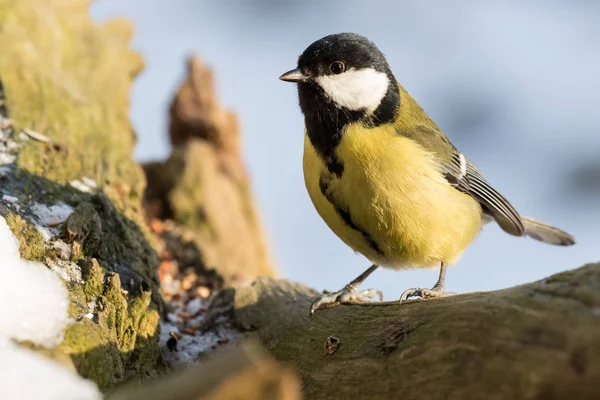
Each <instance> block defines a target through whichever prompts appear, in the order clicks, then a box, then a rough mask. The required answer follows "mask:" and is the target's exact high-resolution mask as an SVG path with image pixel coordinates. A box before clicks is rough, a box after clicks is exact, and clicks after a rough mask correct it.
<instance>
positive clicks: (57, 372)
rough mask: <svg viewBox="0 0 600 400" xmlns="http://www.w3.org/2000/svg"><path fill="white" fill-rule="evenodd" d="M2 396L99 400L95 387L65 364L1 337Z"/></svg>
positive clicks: (5, 398)
mask: <svg viewBox="0 0 600 400" xmlns="http://www.w3.org/2000/svg"><path fill="white" fill-rule="evenodd" d="M0 354H2V357H0V373H1V374H2V385H0V398H1V399H3V400H17V399H39V400H43V399H53V400H54V399H61V400H96V399H97V400H100V399H101V398H102V396H101V394H100V392H99V391H98V389H97V388H96V386H95V385H94V384H93V383H92V382H91V381H87V380H85V379H82V378H80V377H79V376H78V375H76V374H74V373H73V372H72V371H70V370H68V369H66V368H65V367H63V366H62V365H60V364H58V363H56V362H54V361H52V360H50V359H48V358H46V357H44V356H42V355H39V354H36V353H35V352H33V351H31V350H28V349H24V348H21V347H19V346H17V345H16V344H14V343H11V342H10V341H9V340H7V339H1V338H0Z"/></svg>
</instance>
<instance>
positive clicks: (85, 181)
mask: <svg viewBox="0 0 600 400" xmlns="http://www.w3.org/2000/svg"><path fill="white" fill-rule="evenodd" d="M69 185H71V186H72V187H74V188H75V189H77V190H79V191H82V192H86V193H90V192H92V191H93V190H94V189H96V188H97V187H98V185H97V184H96V181H94V180H93V179H90V178H87V177H83V178H82V179H81V180H77V179H75V180H73V181H71V182H69Z"/></svg>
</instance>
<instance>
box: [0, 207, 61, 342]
mask: <svg viewBox="0 0 600 400" xmlns="http://www.w3.org/2000/svg"><path fill="white" fill-rule="evenodd" d="M0 260H2V262H1V263H0V276H1V277H2V279H0V337H8V338H13V339H17V340H31V341H32V342H35V343H38V344H41V345H45V346H53V345H55V344H57V343H58V341H59V340H60V339H61V334H62V331H63V329H64V327H65V326H66V325H67V321H68V320H67V307H68V304H69V301H68V298H67V291H66V289H65V287H64V285H63V283H62V282H61V281H60V279H58V277H57V276H56V274H54V273H53V272H52V271H50V270H49V269H48V268H46V266H44V264H41V263H38V262H32V261H26V260H23V259H21V257H20V255H19V242H18V240H17V238H16V237H15V236H14V235H13V234H12V232H11V230H10V228H9V227H8V225H7V223H6V220H5V219H4V218H3V217H0Z"/></svg>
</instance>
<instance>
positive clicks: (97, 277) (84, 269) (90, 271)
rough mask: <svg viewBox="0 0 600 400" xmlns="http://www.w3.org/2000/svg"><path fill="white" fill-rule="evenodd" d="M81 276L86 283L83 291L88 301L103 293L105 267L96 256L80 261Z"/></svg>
mask: <svg viewBox="0 0 600 400" xmlns="http://www.w3.org/2000/svg"><path fill="white" fill-rule="evenodd" d="M79 266H80V267H81V277H82V278H83V280H84V282H85V284H84V285H83V287H82V291H83V293H84V295H85V298H86V300H87V301H92V300H96V298H97V297H98V296H100V295H101V294H102V290H103V285H104V269H103V268H102V267H101V266H100V264H98V260H96V259H95V258H92V259H84V260H81V261H80V262H79Z"/></svg>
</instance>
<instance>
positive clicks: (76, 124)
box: [0, 0, 162, 389]
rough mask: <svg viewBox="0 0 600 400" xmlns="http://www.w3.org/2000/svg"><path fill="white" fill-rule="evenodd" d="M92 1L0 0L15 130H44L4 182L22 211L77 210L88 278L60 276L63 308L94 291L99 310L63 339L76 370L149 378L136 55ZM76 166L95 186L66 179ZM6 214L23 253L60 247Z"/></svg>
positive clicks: (154, 338)
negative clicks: (91, 11) (136, 154)
mask: <svg viewBox="0 0 600 400" xmlns="http://www.w3.org/2000/svg"><path fill="white" fill-rule="evenodd" d="M88 6H89V1H87V0H72V1H48V0H19V1H14V0H0V49H1V53H2V57H0V79H1V80H2V82H3V84H4V88H5V91H6V104H7V107H8V109H9V111H10V114H11V115H10V118H11V119H12V120H13V122H14V123H13V126H14V129H15V132H17V133H18V132H19V131H20V130H21V129H25V128H27V129H32V130H34V131H37V132H39V133H41V134H44V135H46V136H47V137H48V138H50V140H51V141H50V142H49V143H42V142H39V141H36V140H27V141H23V143H22V146H21V147H20V149H19V155H18V160H17V165H16V168H15V170H14V173H11V174H10V176H8V177H7V178H6V179H5V180H4V181H3V182H2V186H3V187H2V190H6V193H10V194H11V195H14V196H17V197H19V199H20V200H21V201H22V203H21V204H22V205H23V207H22V208H21V213H23V214H24V213H27V212H28V210H27V206H26V203H27V202H38V203H43V204H47V205H52V204H57V203H58V202H64V203H66V204H69V205H70V206H72V207H73V208H74V209H75V211H74V213H73V214H74V215H72V216H71V217H70V218H69V220H68V222H67V223H66V224H65V226H64V231H65V232H66V233H68V234H69V235H68V236H66V237H68V238H69V239H70V241H71V243H72V245H73V252H72V254H73V257H72V260H74V261H77V263H78V265H79V266H80V267H81V270H82V277H83V281H84V282H83V284H77V283H73V282H72V283H69V284H68V289H69V295H70V305H69V315H70V316H71V317H73V318H76V319H77V318H81V316H82V315H85V314H87V313H88V312H89V307H88V303H89V302H90V301H95V302H96V310H95V313H94V318H93V319H92V320H90V319H88V318H82V319H80V320H78V322H76V323H73V324H72V325H70V326H69V328H68V329H67V332H66V335H65V340H64V342H63V344H62V345H61V347H60V348H61V349H62V350H64V352H65V353H67V354H69V355H70V356H71V357H72V359H73V362H74V364H75V366H76V368H77V370H78V371H79V373H80V374H82V375H83V376H85V377H88V378H90V379H92V380H94V381H95V382H97V383H98V384H99V386H100V387H101V388H102V389H107V388H109V387H110V386H111V385H114V384H115V383H117V382H119V381H120V380H122V379H123V378H124V377H125V375H126V374H127V373H131V371H133V372H134V373H135V374H138V373H139V376H140V377H145V376H148V375H152V374H153V373H155V371H156V370H157V369H158V368H161V367H162V365H161V363H160V349H159V347H158V344H157V343H158V316H159V312H158V309H159V308H160V306H161V299H160V297H159V294H158V293H159V290H158V279H157V276H156V270H157V267H158V257H157V256H156V254H155V252H154V250H153V248H152V247H151V245H150V244H149V241H148V240H149V239H148V237H149V235H148V230H147V228H145V227H144V217H143V214H142V211H141V195H142V193H143V190H144V187H145V183H146V182H145V178H144V175H143V173H142V169H141V168H140V167H139V166H138V165H137V164H136V163H135V162H134V161H133V159H132V152H133V147H134V144H135V137H134V134H133V130H132V127H131V124H130V122H129V119H128V114H129V90H130V87H131V84H132V77H133V76H135V75H136V74H137V73H138V72H139V71H140V70H141V68H142V64H143V63H142V60H141V57H140V56H139V55H138V54H137V53H135V52H133V51H132V50H131V49H130V47H129V42H130V39H131V34H132V32H131V28H130V26H129V24H128V23H127V22H123V21H114V22H109V23H106V24H102V25H96V24H93V23H92V22H91V20H90V17H89V15H88ZM17 136H18V135H17ZM84 177H88V178H91V179H93V180H95V182H96V183H97V185H98V191H99V192H100V193H98V194H90V193H84V192H81V191H79V190H76V189H74V188H73V187H71V186H70V185H69V182H71V181H73V180H75V179H78V180H81V179H82V178H84ZM7 220H8V222H9V225H10V226H11V229H12V230H13V232H15V234H16V235H17V237H18V238H19V241H20V244H21V253H22V255H23V257H25V258H28V259H36V260H41V261H45V260H46V259H47V258H51V259H55V258H56V257H57V255H58V254H57V253H56V251H55V250H52V249H49V248H47V247H46V245H45V244H44V243H43V240H42V237H41V235H40V234H39V232H38V231H37V230H36V229H35V227H34V226H33V225H32V224H30V223H28V222H27V217H26V216H23V215H22V216H19V215H11V214H9V215H8V216H7ZM140 227H141V228H140ZM105 272H106V273H105ZM116 272H118V273H119V274H120V275H121V276H120V277H119V275H117V274H116ZM105 275H106V276H105ZM142 284H143V286H144V287H147V288H148V289H149V291H148V294H144V295H143V296H142V295H139V296H138V295H132V294H128V293H127V292H126V291H125V290H123V288H126V289H127V290H130V287H131V285H133V286H134V287H137V286H140V285H142ZM140 296H141V297H140ZM143 321H156V323H145V322H143Z"/></svg>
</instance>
